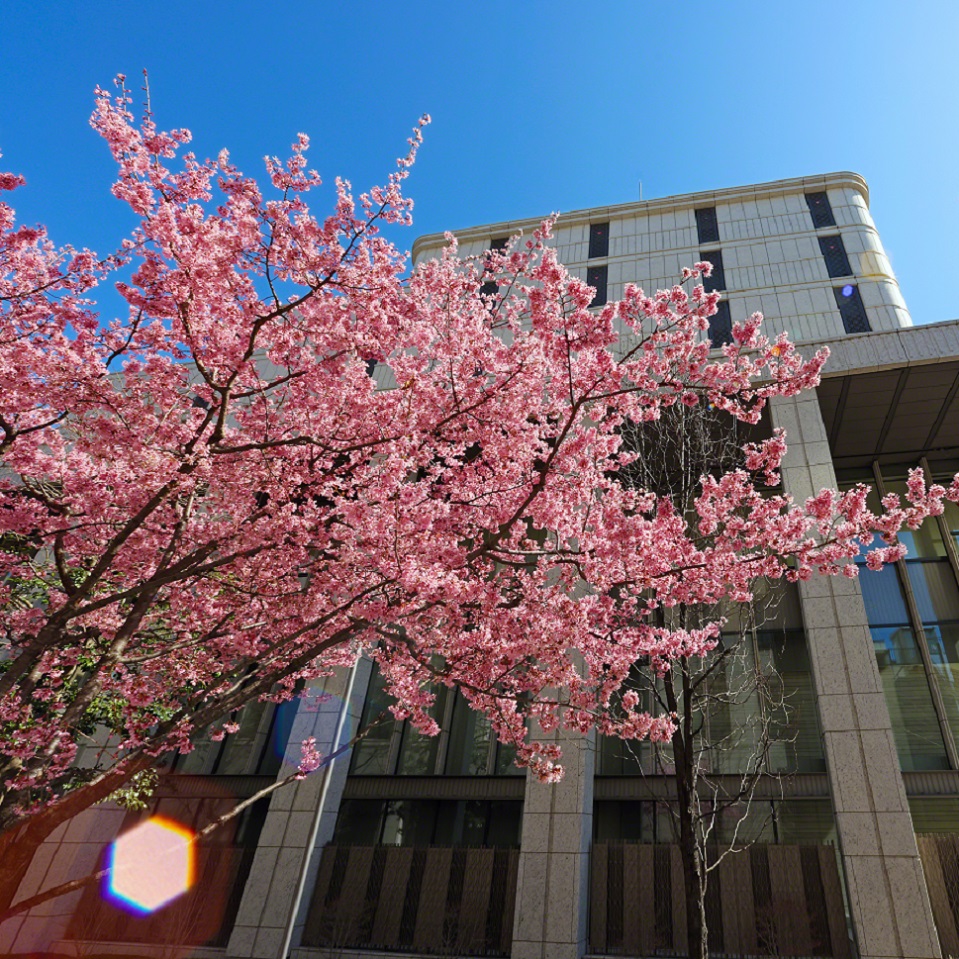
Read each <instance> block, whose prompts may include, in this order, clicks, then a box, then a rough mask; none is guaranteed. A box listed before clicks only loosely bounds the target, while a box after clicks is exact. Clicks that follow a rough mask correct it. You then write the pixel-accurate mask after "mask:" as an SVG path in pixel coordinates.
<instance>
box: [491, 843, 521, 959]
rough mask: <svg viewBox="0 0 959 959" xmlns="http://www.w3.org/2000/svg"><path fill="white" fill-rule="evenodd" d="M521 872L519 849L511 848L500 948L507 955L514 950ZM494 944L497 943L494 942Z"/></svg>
mask: <svg viewBox="0 0 959 959" xmlns="http://www.w3.org/2000/svg"><path fill="white" fill-rule="evenodd" d="M518 873H519V850H518V849H510V850H509V855H508V857H507V860H506V877H505V879H506V895H505V897H504V903H505V905H504V907H503V921H502V924H501V926H500V941H499V944H498V950H499V951H500V952H502V953H504V954H505V955H507V956H508V955H509V954H510V953H511V952H512V951H513V917H514V915H515V913H516V877H517V875H518ZM494 945H496V944H495V943H494Z"/></svg>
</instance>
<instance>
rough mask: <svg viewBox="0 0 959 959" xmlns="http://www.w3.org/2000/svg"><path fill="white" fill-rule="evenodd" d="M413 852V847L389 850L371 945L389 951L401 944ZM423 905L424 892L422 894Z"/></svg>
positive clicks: (395, 847) (392, 847)
mask: <svg viewBox="0 0 959 959" xmlns="http://www.w3.org/2000/svg"><path fill="white" fill-rule="evenodd" d="M412 862H413V850H412V848H411V847H409V846H388V847H387V848H386V863H385V865H384V868H383V882H382V883H381V884H380V896H379V900H378V901H377V903H376V916H375V918H374V919H373V930H372V933H371V935H370V945H371V946H373V947H374V948H382V949H389V948H390V947H392V946H395V945H396V944H397V943H398V942H399V937H400V923H401V922H402V921H403V903H404V902H405V901H406V884H407V882H408V881H409V878H410V865H411V863H412ZM420 901H421V902H422V892H421V893H420Z"/></svg>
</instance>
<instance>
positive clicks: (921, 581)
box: [906, 560, 959, 623]
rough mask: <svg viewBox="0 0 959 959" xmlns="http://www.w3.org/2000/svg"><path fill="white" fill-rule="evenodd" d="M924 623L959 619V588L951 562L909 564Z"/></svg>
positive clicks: (917, 604) (913, 588)
mask: <svg viewBox="0 0 959 959" xmlns="http://www.w3.org/2000/svg"><path fill="white" fill-rule="evenodd" d="M906 568H907V569H908V570H909V581H910V583H912V591H913V593H914V594H915V597H916V606H917V607H918V608H919V617H920V619H921V620H922V621H923V623H936V622H940V621H941V620H950V619H959V587H957V586H956V577H955V575H954V574H953V572H952V567H951V566H950V565H949V563H948V561H946V560H941V561H940V562H937V563H929V562H926V563H909V562H907V563H906Z"/></svg>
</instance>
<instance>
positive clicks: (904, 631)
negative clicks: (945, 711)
mask: <svg viewBox="0 0 959 959" xmlns="http://www.w3.org/2000/svg"><path fill="white" fill-rule="evenodd" d="M871 631H872V639H873V646H874V647H875V649H876V660H877V662H878V664H879V678H880V679H881V680H882V686H883V691H884V692H885V694H886V705H887V706H888V707H889V716H890V718H891V719H892V732H893V737H894V738H895V740H896V750H897V752H898V753H899V764H900V766H901V767H902V768H903V769H905V770H912V769H948V768H949V763H948V761H947V759H946V751H945V747H944V746H943V742H942V733H941V731H940V729H939V721H938V719H937V717H936V713H935V710H934V709H933V705H932V695H931V693H930V692H929V683H928V682H927V681H926V673H925V670H924V668H923V666H922V659H921V657H920V655H919V650H918V648H917V646H916V638H915V636H914V635H913V632H912V630H911V629H909V628H908V627H907V626H886V627H881V626H880V627H875V626H874V627H872V630H871Z"/></svg>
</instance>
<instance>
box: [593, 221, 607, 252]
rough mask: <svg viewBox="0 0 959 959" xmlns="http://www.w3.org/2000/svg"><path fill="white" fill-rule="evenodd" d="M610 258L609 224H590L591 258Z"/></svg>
mask: <svg viewBox="0 0 959 959" xmlns="http://www.w3.org/2000/svg"><path fill="white" fill-rule="evenodd" d="M597 256H609V224H608V223H590V225H589V258H590V259H591V260H592V259H593V257H597Z"/></svg>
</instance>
